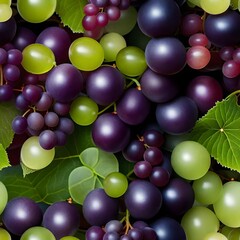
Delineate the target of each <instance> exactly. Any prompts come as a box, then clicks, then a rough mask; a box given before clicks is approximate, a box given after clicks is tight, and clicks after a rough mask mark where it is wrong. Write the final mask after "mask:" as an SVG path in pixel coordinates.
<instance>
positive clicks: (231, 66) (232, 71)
mask: <svg viewBox="0 0 240 240" xmlns="http://www.w3.org/2000/svg"><path fill="white" fill-rule="evenodd" d="M239 67H240V64H239V63H237V62H235V61H234V60H227V61H226V62H224V64H223V66H222V73H223V75H224V76H226V77H227V78H235V77H237V76H238V75H239V74H240V70H239Z"/></svg>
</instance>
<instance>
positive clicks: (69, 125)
mask: <svg viewBox="0 0 240 240" xmlns="http://www.w3.org/2000/svg"><path fill="white" fill-rule="evenodd" d="M58 130H60V131H62V132H64V133H66V134H71V133H73V131H74V123H73V121H72V120H71V119H69V118H67V117H61V118H59V124H58Z"/></svg>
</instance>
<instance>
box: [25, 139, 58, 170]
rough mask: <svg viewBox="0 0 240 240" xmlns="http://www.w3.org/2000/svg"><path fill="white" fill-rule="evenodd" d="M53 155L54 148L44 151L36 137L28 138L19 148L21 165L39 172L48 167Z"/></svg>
mask: <svg viewBox="0 0 240 240" xmlns="http://www.w3.org/2000/svg"><path fill="white" fill-rule="evenodd" d="M54 155H55V148H52V149H51V150H46V149H44V148H42V147H41V146H40V144H39V138H38V137H37V136H32V137H29V138H28V139H27V140H26V141H25V142H24V143H23V145H22V148H21V161H22V163H23V164H24V165H25V166H26V167H28V168H30V169H34V170H39V169H42V168H45V167H46V166H48V165H49V164H50V163H51V162H52V160H53V158H54Z"/></svg>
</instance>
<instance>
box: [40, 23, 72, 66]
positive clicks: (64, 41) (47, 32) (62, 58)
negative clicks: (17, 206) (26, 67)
mask: <svg viewBox="0 0 240 240" xmlns="http://www.w3.org/2000/svg"><path fill="white" fill-rule="evenodd" d="M36 43H40V44H43V45H45V46H47V47H49V48H50V49H51V50H52V51H53V53H54V55H55V59H56V63H57V64H58V65H59V64H61V63H66V62H68V49H69V47H70V45H71V38H70V36H69V34H68V32H67V31H66V30H65V29H63V28H61V27H56V26H53V27H48V28H45V29H44V30H43V31H42V32H40V34H39V35H38V36H37V39H36Z"/></svg>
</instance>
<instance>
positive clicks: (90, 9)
mask: <svg viewBox="0 0 240 240" xmlns="http://www.w3.org/2000/svg"><path fill="white" fill-rule="evenodd" d="M83 11H84V13H85V14H86V15H88V16H91V15H96V14H97V13H98V12H99V7H98V6H96V5H94V4H93V3H88V4H86V5H85V6H84V7H83Z"/></svg>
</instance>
